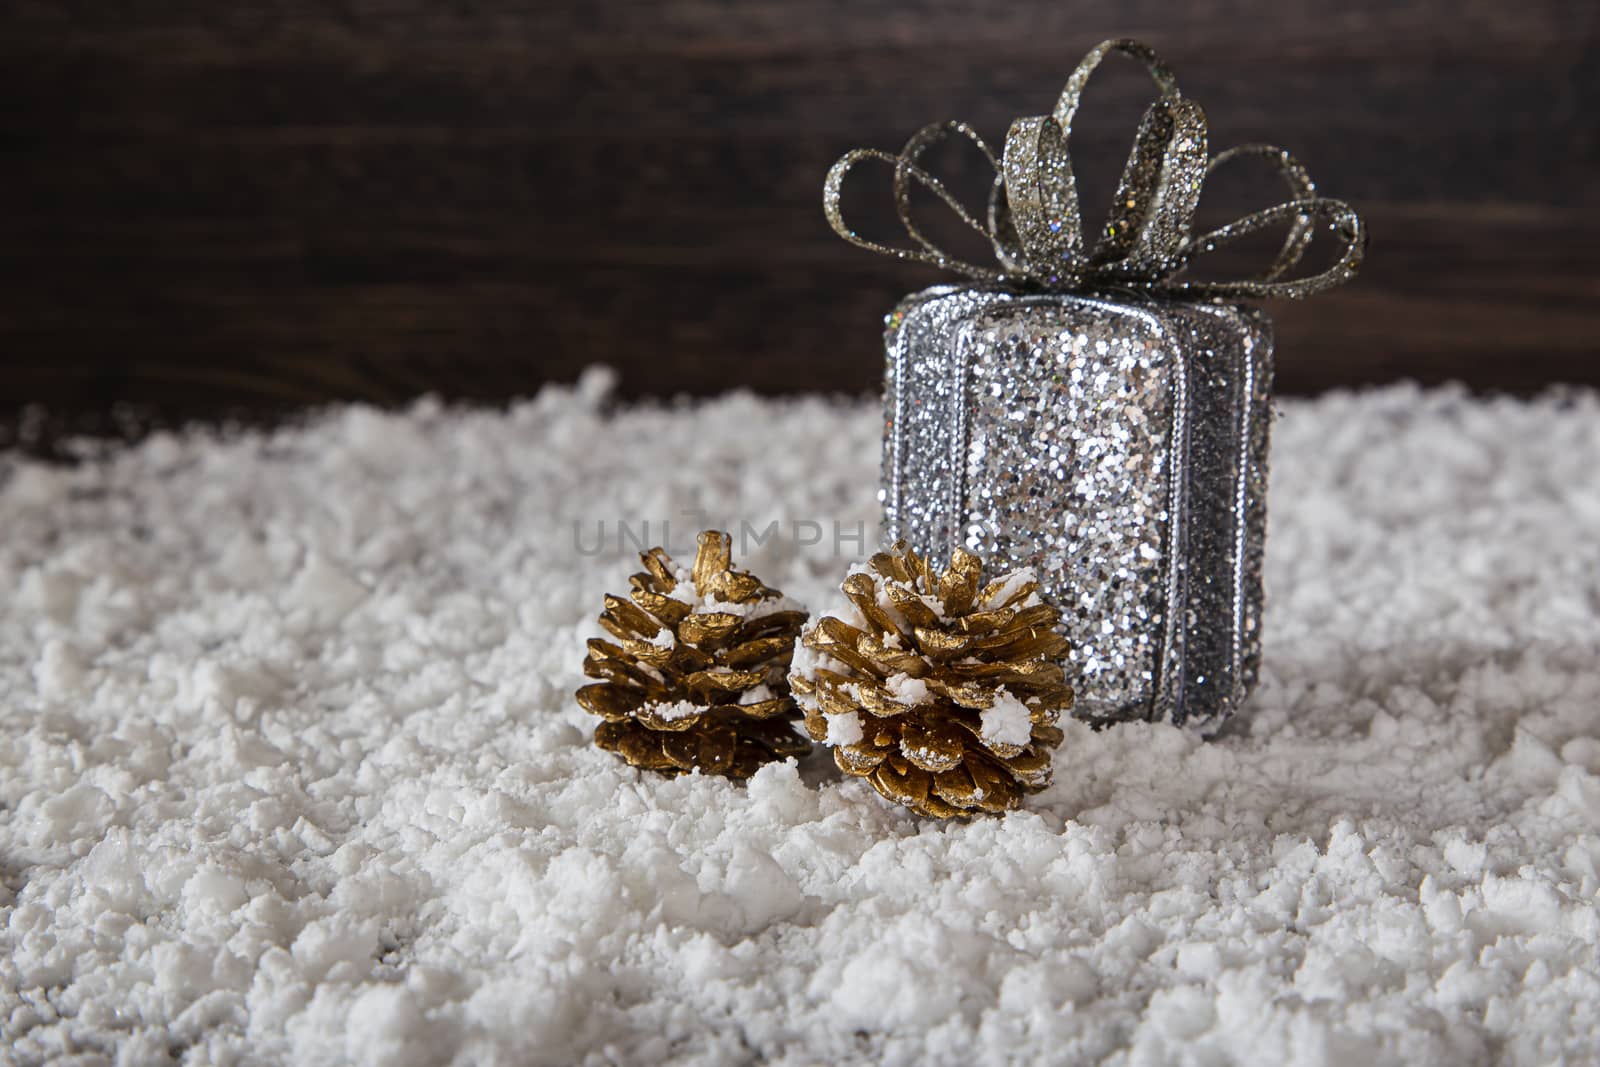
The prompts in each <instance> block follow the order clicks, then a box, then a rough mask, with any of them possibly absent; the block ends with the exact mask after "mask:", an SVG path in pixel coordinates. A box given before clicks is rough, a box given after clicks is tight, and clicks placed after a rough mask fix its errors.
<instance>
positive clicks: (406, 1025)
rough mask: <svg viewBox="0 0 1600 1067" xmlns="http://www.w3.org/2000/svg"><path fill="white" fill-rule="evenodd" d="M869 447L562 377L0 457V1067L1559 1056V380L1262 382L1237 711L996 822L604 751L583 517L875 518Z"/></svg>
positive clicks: (868, 423)
mask: <svg viewBox="0 0 1600 1067" xmlns="http://www.w3.org/2000/svg"><path fill="white" fill-rule="evenodd" d="M753 426H754V427H760V432H759V433H754V434H752V433H750V432H749V430H748V428H749V427H753ZM880 426H881V418H880V416H879V413H878V412H877V411H876V409H875V406H874V405H871V404H845V403H835V402H827V401H824V400H821V399H801V400H790V401H783V402H779V401H760V400H757V399H754V398H752V397H749V396H737V395H736V396H731V397H726V398H723V399H719V400H715V401H711V402H708V403H706V404H705V405H703V406H701V407H698V408H689V407H684V406H673V407H657V408H648V409H632V410H626V411H623V412H621V413H618V414H615V415H610V414H607V408H606V401H605V381H604V379H603V378H601V377H590V378H588V379H586V380H585V381H584V382H583V383H582V384H581V385H580V386H578V387H577V388H575V389H574V388H569V389H552V390H549V391H546V392H545V393H543V394H541V395H540V396H539V397H538V398H536V399H534V400H532V401H529V402H528V403H525V404H521V405H518V406H516V407H514V408H512V409H511V410H510V411H509V412H504V413H495V412H486V411H458V410H452V409H446V408H442V407H440V406H439V405H437V404H422V405H419V406H417V407H416V408H414V409H412V410H411V411H409V412H405V413H401V414H384V413H379V412H376V411H372V410H367V409H363V408H351V409H342V410H335V411H330V412H328V413H326V414H324V415H322V416H320V417H317V418H315V419H312V420H311V421H309V422H307V423H305V424H304V425H301V426H298V427H291V428H284V429H280V430H276V431H272V432H266V433H250V434H243V435H233V436H227V437H219V436H216V435H209V434H200V433H194V434H183V435H171V434H167V435H161V436H158V437H155V438H153V439H151V440H149V441H147V442H146V443H144V444H143V445H141V446H139V447H137V448H134V449H128V450H122V451H118V452H115V453H113V454H109V455H105V456H91V457H90V458H88V459H86V460H85V461H84V462H83V463H81V464H80V465H78V466H76V467H73V468H54V467H45V466H40V465H36V464H31V463H22V462H20V461H16V460H4V459H0V529H3V531H4V535H3V537H0V588H3V589H5V590H6V591H7V594H8V595H7V596H6V598H5V599H4V600H0V1050H3V1051H0V1062H4V1063H7V1064H10V1063H13V1062H14V1063H18V1064H33V1063H40V1062H44V1061H46V1060H53V1061H62V1062H70V1063H76V1064H84V1065H87V1064H101V1063H105V1064H110V1063H122V1064H146V1063H154V1064H159V1063H167V1062H175V1061H182V1062H184V1063H186V1064H208V1063H219V1064H221V1063H263V1064H280V1063H281V1064H296V1065H308V1067H315V1065H319V1064H335V1063H357V1064H385V1065H400V1067H405V1065H411V1064H431V1063H456V1064H462V1065H467V1064H490V1065H493V1064H523V1063H550V1064H582V1063H594V1064H600V1063H706V1064H744V1063H750V1062H754V1061H758V1060H759V1061H768V1062H774V1063H781V1064H793V1065H799V1064H809V1063H818V1062H821V1063H843V1062H874V1063H886V1064H967V1063H973V1064H989V1063H994V1064H999V1063H1014V1062H1063V1063H1079V1062H1092V1061H1095V1060H1105V1061H1109V1062H1112V1063H1117V1064H1129V1065H1131V1064H1145V1063H1167V1062H1193V1063H1213V1062H1238V1063H1259V1064H1272V1065H1279V1064H1308V1065H1309V1064H1338V1063H1352V1062H1355V1063H1361V1062H1371V1063H1374V1064H1390V1063H1394V1064H1399V1063H1406V1064H1451V1065H1455V1064H1483V1063H1490V1062H1495V1063H1507V1064H1540V1063H1549V1062H1557V1061H1562V1060H1565V1062H1569V1063H1594V1062H1596V1060H1597V1052H1596V1050H1597V1049H1600V1021H1597V1020H1600V1016H1597V1013H1596V1012H1595V1011H1594V1005H1595V1004H1596V1003H1600V962H1597V948H1600V726H1597V724H1600V672H1596V670H1595V668H1594V664H1595V651H1596V649H1597V648H1600V566H1597V563H1600V558H1597V554H1596V547H1595V545H1596V542H1595V536H1594V531H1595V529H1596V525H1597V522H1600V464H1597V463H1596V462H1595V459H1596V457H1597V456H1600V401H1597V399H1596V398H1595V397H1594V396H1592V395H1587V394H1565V395H1553V396H1550V397H1546V398H1544V399H1542V400H1539V401H1537V402H1513V401H1509V400H1488V401H1483V400H1472V399H1469V398H1468V397H1466V396H1465V394H1463V393H1461V392H1458V391H1454V390H1445V391H1435V392H1423V391H1418V390H1416V389H1411V388H1393V389H1387V390H1383V391H1378V392H1372V393H1366V394H1362V395H1353V396H1352V395H1336V396H1331V397H1326V398H1323V399H1320V400H1317V401H1315V402H1302V401H1297V402H1288V403H1285V404H1284V405H1283V415H1282V418H1281V420H1280V422H1279V424H1278V426H1277V429H1276V431H1275V433H1276V439H1275V461H1274V462H1275V467H1274V472H1273V478H1274V484H1273V489H1272V520H1271V521H1272V534H1271V538H1270V540H1269V543H1268V562H1267V580H1268V584H1269V606H1268V610H1267V617H1266V619H1265V626H1266V631H1265V637H1266V649H1265V663H1264V667H1263V679H1262V685H1261V689H1260V691H1259V693H1258V694H1257V695H1256V696H1255V698H1254V699H1253V700H1252V701H1251V702H1250V706H1249V707H1248V709H1247V711H1246V713H1245V715H1244V716H1243V718H1242V719H1241V720H1240V721H1239V722H1237V723H1236V724H1235V725H1233V726H1231V727H1230V728H1229V729H1227V730H1226V731H1225V732H1224V733H1223V735H1222V736H1221V737H1219V738H1218V739H1216V740H1214V741H1211V742H1200V741H1196V740H1195V739H1194V738H1192V737H1189V736H1187V735H1186V734H1184V733H1182V732H1181V731H1178V730H1175V729H1171V728H1167V727H1160V726H1132V727H1126V728H1118V729H1108V730H1103V731H1098V732H1097V731H1093V730H1091V729H1089V728H1088V727H1086V726H1082V725H1080V724H1076V723H1072V724H1069V725H1068V726H1067V738H1066V741H1065V743H1064V744H1063V746H1062V748H1061V750H1060V752H1059V754H1058V756H1057V759H1056V775H1055V783H1054V784H1053V785H1052V786H1051V787H1050V788H1049V789H1048V790H1046V791H1045V792H1044V793H1041V794H1039V795H1038V796H1035V797H1030V798H1029V800H1028V805H1027V807H1026V808H1025V810H1023V811H1020V812H1017V813H1014V814H1011V815H1008V816H1007V817H1005V818H1003V819H999V820H991V821H977V822H972V823H955V824H949V825H940V824H934V823H929V822H925V821H921V820H918V819H917V818H915V817H914V816H912V815H910V814H909V813H907V812H906V811H904V810H902V809H899V808H895V807H891V806H889V805H887V804H885V803H883V802H882V801H881V800H880V798H879V797H878V796H877V795H876V794H875V793H873V792H872V791H871V789H870V788H869V787H868V786H867V785H866V784H865V783H862V782H860V781H856V780H852V779H848V778H845V777H843V776H842V775H840V774H839V773H838V772H837V771H836V770H835V769H834V768H833V767H832V762H831V758H830V756H829V754H828V753H827V752H826V751H819V752H818V753H817V754H816V755H814V756H812V757H809V758H808V759H806V760H804V761H803V762H802V763H801V764H800V765H799V766H795V765H781V766H774V767H769V768H767V769H765V770H763V771H762V772H760V773H759V774H758V775H756V777H755V778H754V779H753V780H751V781H750V782H749V783H748V784H747V785H744V786H739V785H733V784H730V783H727V782H724V781H721V780H717V779H707V778H703V777H698V776H692V777H684V778H677V779H664V778H658V777H653V776H650V775H647V774H641V773H638V772H635V771H633V770H631V769H629V768H628V767H626V766H625V765H623V764H621V763H620V762H618V761H617V760H616V759H615V758H613V757H612V756H610V755H609V754H607V753H605V752H601V751H599V750H597V749H595V748H594V747H592V745H591V744H590V743H589V736H590V733H591V731H592V730H593V727H594V720H593V719H592V718H591V717H589V716H587V715H585V714H583V713H582V712H581V711H580V710H579V709H578V708H577V706H576V705H575V703H574V702H573V700H572V697H571V693H572V691H573V690H574V689H576V688H577V687H578V686H579V685H580V684H583V683H584V681H585V679H584V678H583V677H582V675H581V673H580V670H579V665H580V663H581V661H582V656H583V640H584V639H585V638H586V637H588V636H592V635H595V634H597V633H598V632H599V631H598V628H597V627H596V626H595V625H594V621H593V620H594V617H595V616H596V614H597V613H598V612H599V609H600V606H601V605H600V598H601V594H602V593H603V592H607V591H609V592H620V591H624V590H626V588H627V575H628V574H630V573H632V572H633V571H634V570H636V569H637V566H636V561H635V560H634V559H633V558H631V555H630V553H628V552H627V551H625V550H623V549H619V548H618V547H617V539H616V538H615V537H614V536H612V534H613V533H614V532H615V529H616V527H615V524H616V523H617V521H618V520H628V521H634V520H641V519H646V518H648V519H651V520H654V521H657V522H659V521H665V520H668V519H670V520H672V521H673V522H674V523H675V524H676V523H677V522H678V521H679V516H680V515H681V514H682V512H683V511H684V510H685V509H687V508H698V509H702V510H704V511H705V512H707V513H709V514H710V515H711V516H712V520H713V523H712V524H714V523H715V522H716V521H717V520H718V519H719V518H721V519H724V520H725V519H726V517H732V518H733V519H735V520H737V519H738V518H739V517H741V516H743V517H748V518H749V519H750V520H751V521H752V522H753V523H756V524H758V526H761V527H764V526H765V524H766V523H767V522H768V521H770V520H781V521H782V522H783V524H784V528H786V529H787V528H790V524H792V523H794V522H800V521H816V522H822V523H831V522H833V521H834V520H838V521H839V522H841V523H843V524H845V526H846V527H847V528H848V527H852V526H853V524H854V523H856V522H858V521H866V522H868V523H869V524H870V523H871V522H872V520H873V519H874V517H875V514H876V503H875V491H876V477H877V462H878V451H877V450H878V439H877V435H878V432H879V428H880ZM601 520H604V521H606V522H607V523H608V524H610V525H608V527H607V530H608V533H607V536H606V540H605V543H604V546H603V548H602V549H601V550H600V551H599V552H598V554H595V553H594V552H593V551H579V549H578V547H577V543H576V542H575V539H574V528H575V524H576V523H579V522H582V523H583V524H585V527H584V528H585V530H586V531H590V532H587V533H586V534H585V536H584V538H583V539H582V543H583V545H584V546H586V547H587V548H590V549H592V546H593V543H594V542H593V533H592V531H593V529H594V524H595V523H596V522H598V521H601ZM673 534H674V540H677V541H680V542H681V541H682V540H683V539H684V538H683V537H682V536H681V533H680V531H679V529H678V527H677V525H674V528H673ZM832 547H833V546H832V544H831V543H830V540H829V539H826V538H824V539H823V540H822V542H821V543H817V544H811V545H805V546H801V545H797V544H795V543H794V539H784V538H774V539H771V540H769V541H767V542H766V543H764V544H763V545H761V546H759V547H758V548H755V549H754V550H753V551H752V552H751V553H750V554H749V555H740V556H739V557H738V558H737V562H738V564H739V565H740V566H745V567H749V568H750V569H752V570H753V571H754V572H755V573H757V574H759V575H761V576H762V578H763V579H765V580H766V581H767V582H768V584H771V585H774V586H776V587H778V588H781V589H783V590H784V592H785V593H787V594H789V595H791V596H793V597H794V598H795V599H797V600H801V601H804V602H808V603H812V604H824V603H832V602H834V600H835V599H836V596H835V594H834V590H835V589H836V587H837V583H838V581H839V579H840V577H841V576H842V574H843V571H844V569H845V566H846V564H847V563H848V562H849V561H848V560H846V559H843V558H836V557H835V555H834V553H833V551H832ZM736 548H737V546H736ZM850 554H851V555H854V552H851V553H850Z"/></svg>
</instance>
